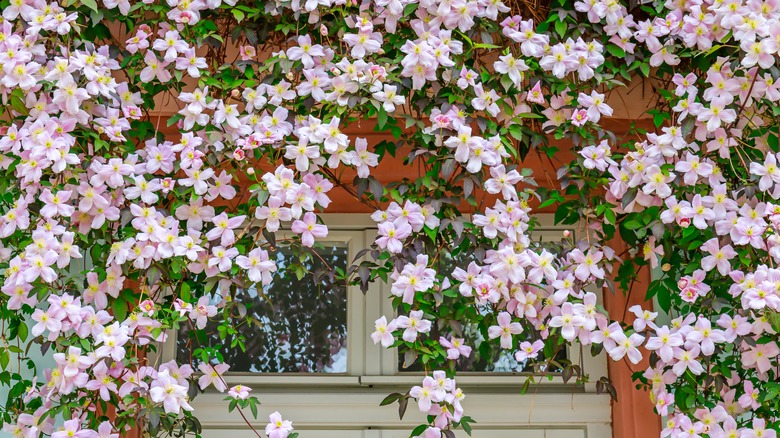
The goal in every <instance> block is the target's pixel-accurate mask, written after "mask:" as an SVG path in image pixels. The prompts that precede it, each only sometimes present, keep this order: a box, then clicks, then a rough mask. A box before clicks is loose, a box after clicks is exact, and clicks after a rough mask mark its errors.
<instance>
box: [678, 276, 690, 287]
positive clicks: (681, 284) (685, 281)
mask: <svg viewBox="0 0 780 438" xmlns="http://www.w3.org/2000/svg"><path fill="white" fill-rule="evenodd" d="M677 287H679V288H680V290H683V289H685V288H686V287H688V279H687V278H681V279H679V280H677Z"/></svg>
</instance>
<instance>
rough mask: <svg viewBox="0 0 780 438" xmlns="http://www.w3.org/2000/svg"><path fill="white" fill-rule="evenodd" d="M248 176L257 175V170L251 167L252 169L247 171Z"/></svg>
mask: <svg viewBox="0 0 780 438" xmlns="http://www.w3.org/2000/svg"><path fill="white" fill-rule="evenodd" d="M246 174H247V175H254V174H255V168H254V167H250V168H248V169H247V170H246Z"/></svg>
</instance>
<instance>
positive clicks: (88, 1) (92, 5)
mask: <svg viewBox="0 0 780 438" xmlns="http://www.w3.org/2000/svg"><path fill="white" fill-rule="evenodd" d="M81 4H82V5H84V6H86V7H88V8H89V9H92V10H93V11H95V12H97V11H98V5H97V2H96V1H95V0H81Z"/></svg>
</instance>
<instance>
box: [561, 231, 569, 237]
mask: <svg viewBox="0 0 780 438" xmlns="http://www.w3.org/2000/svg"><path fill="white" fill-rule="evenodd" d="M569 236H571V231H569V230H563V237H569Z"/></svg>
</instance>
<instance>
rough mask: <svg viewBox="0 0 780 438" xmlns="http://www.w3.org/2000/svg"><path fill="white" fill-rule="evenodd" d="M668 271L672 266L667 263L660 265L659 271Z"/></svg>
mask: <svg viewBox="0 0 780 438" xmlns="http://www.w3.org/2000/svg"><path fill="white" fill-rule="evenodd" d="M670 269H672V265H670V264H669V263H664V264H663V265H661V270H662V271H664V272H669V270H670Z"/></svg>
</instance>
